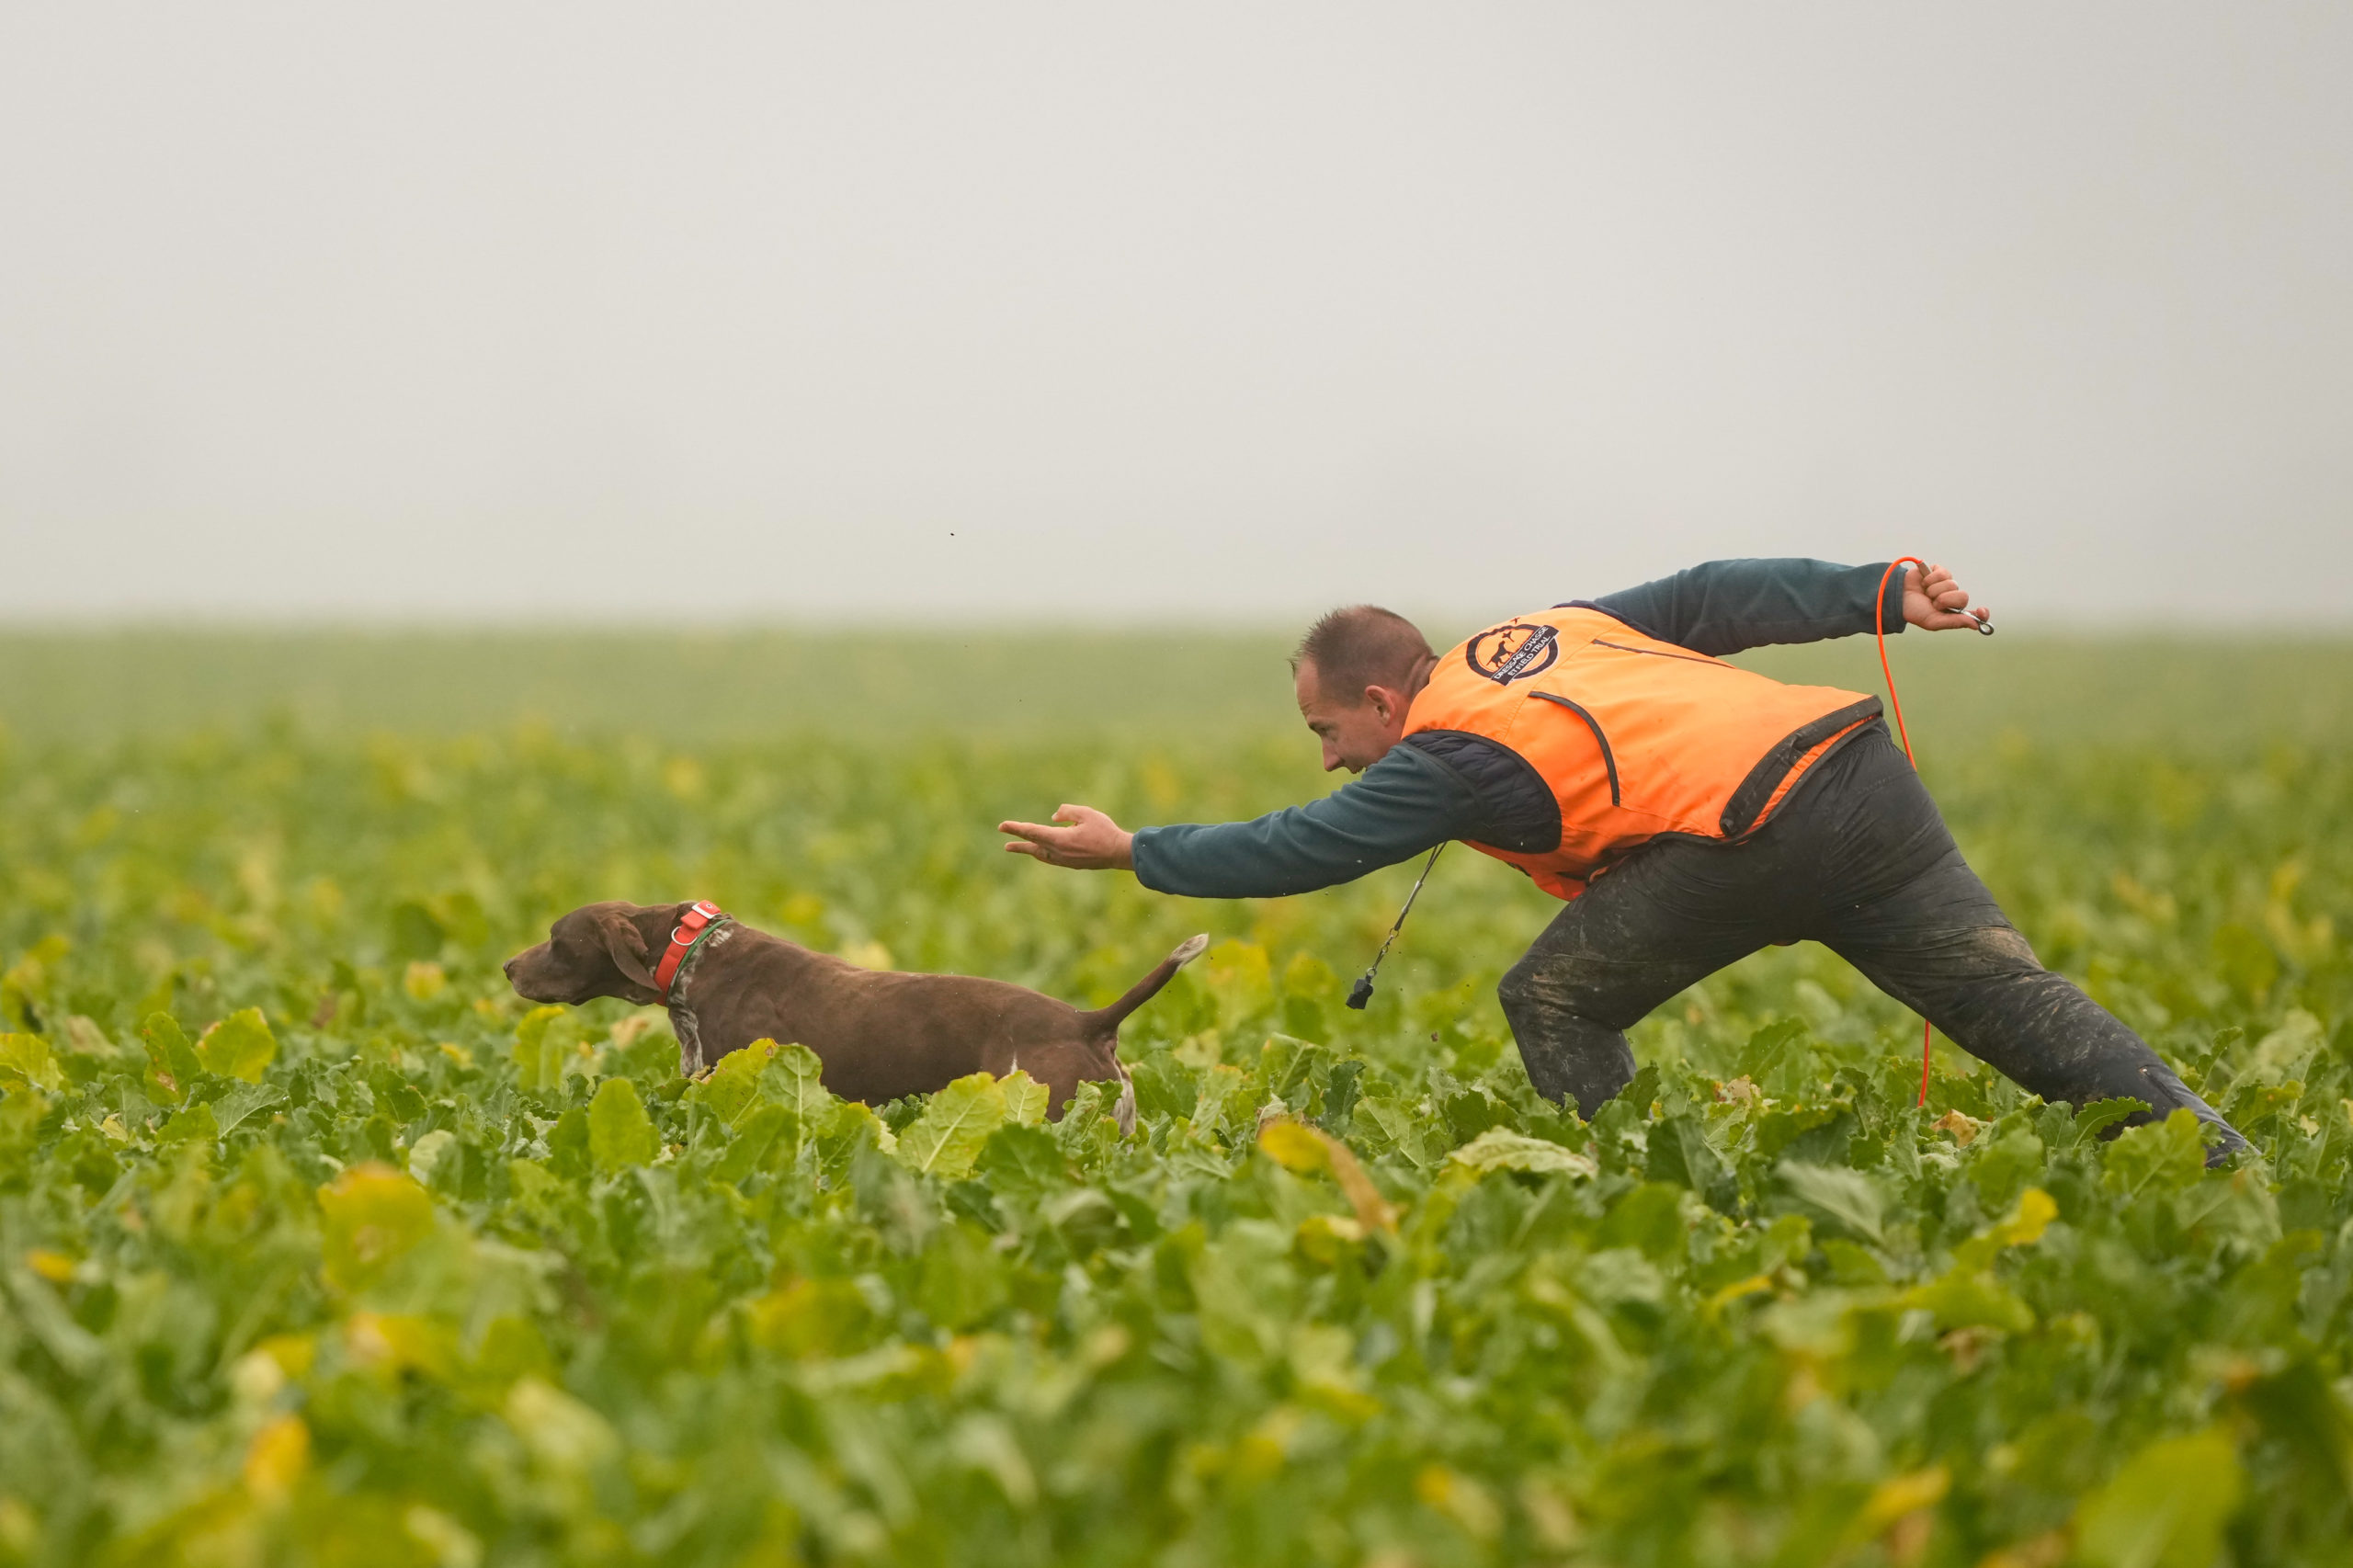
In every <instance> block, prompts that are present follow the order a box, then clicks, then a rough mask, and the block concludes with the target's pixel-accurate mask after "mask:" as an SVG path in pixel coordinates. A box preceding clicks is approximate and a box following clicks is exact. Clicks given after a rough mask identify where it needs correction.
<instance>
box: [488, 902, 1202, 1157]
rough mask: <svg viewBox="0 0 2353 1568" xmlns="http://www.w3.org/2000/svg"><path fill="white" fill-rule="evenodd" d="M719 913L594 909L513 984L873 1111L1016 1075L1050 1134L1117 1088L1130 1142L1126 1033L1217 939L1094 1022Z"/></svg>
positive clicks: (683, 906) (691, 1065) (695, 1058)
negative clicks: (862, 962) (640, 1020)
mask: <svg viewBox="0 0 2353 1568" xmlns="http://www.w3.org/2000/svg"><path fill="white" fill-rule="evenodd" d="M709 910H710V905H707V904H706V905H696V904H690V903H661V904H651V905H642V904H634V903H590V904H584V905H582V906H581V907H580V908H578V909H575V910H574V911H573V912H572V913H571V914H569V915H565V916H563V918H562V919H560V920H558V921H557V922H556V923H555V924H554V925H553V926H550V927H549V929H548V939H547V940H546V941H544V942H542V943H540V945H539V946H538V947H536V948H531V949H527V950H525V951H523V952H519V953H517V954H516V955H515V956H514V957H513V958H511V959H509V960H506V978H507V979H508V980H509V981H511V982H513V983H514V986H515V989H516V991H517V993H519V994H521V995H522V996H524V997H525V998H526V999H527V1000H529V1001H533V1002H563V1003H580V1002H585V1001H588V1000H589V999H591V998H592V997H597V996H619V997H621V998H623V999H624V1000H626V1001H631V1002H636V1003H640V1004H643V1005H647V1006H652V1005H654V1004H657V1003H658V1004H661V1005H662V1006H666V1007H668V1008H669V1010H670V1023H671V1027H672V1028H674V1029H675V1030H676V1033H677V1036H678V1071H679V1072H681V1073H684V1074H688V1075H690V1076H691V1075H692V1074H697V1073H699V1072H701V1071H703V1070H704V1069H705V1068H707V1067H710V1066H712V1065H715V1064H716V1063H717V1062H718V1061H719V1059H720V1058H721V1057H722V1056H725V1055H726V1054H727V1053H728V1052H730V1051H740V1050H742V1049H743V1048H744V1047H745V1046H747V1045H749V1044H751V1043H752V1042H753V1041H754V1040H776V1041H778V1042H779V1043H782V1044H790V1043H793V1042H798V1043H800V1044H801V1045H805V1046H807V1047H808V1048H809V1049H810V1050H811V1051H814V1052H816V1055H817V1060H818V1061H819V1062H822V1063H823V1064H824V1074H823V1076H824V1085H825V1087H826V1088H827V1089H829V1090H831V1091H832V1092H833V1093H835V1094H836V1095H839V1096H841V1097H842V1098H844V1099H847V1100H863V1101H865V1102H866V1103H867V1104H869V1105H880V1104H881V1103H882V1102H884V1101H886V1100H893V1099H896V1098H898V1097H899V1096H901V1095H919V1094H930V1093H932V1092H934V1091H936V1090H938V1089H941V1088H944V1087H946V1086H947V1085H948V1084H949V1083H950V1082H951V1081H953V1080H954V1079H957V1078H961V1077H963V1076H964V1075H965V1074H969V1073H980V1072H988V1073H993V1074H996V1075H997V1076H998V1077H1000V1078H1002V1077H1004V1076H1006V1074H1010V1073H1011V1072H1012V1071H1013V1070H1014V1069H1015V1068H1017V1067H1018V1068H1020V1069H1021V1070H1022V1071H1023V1072H1026V1073H1028V1074H1029V1075H1030V1076H1031V1077H1032V1078H1035V1079H1037V1080H1038V1081H1039V1082H1040V1083H1041V1084H1043V1085H1046V1091H1047V1097H1046V1105H1047V1108H1048V1114H1049V1115H1051V1116H1053V1117H1055V1118H1060V1117H1061V1115H1062V1113H1063V1107H1064V1106H1065V1105H1066V1104H1068V1103H1069V1100H1070V1097H1071V1096H1073V1095H1074V1094H1076V1093H1077V1092H1078V1085H1080V1083H1081V1082H1083V1081H1086V1080H1089V1079H1094V1080H1111V1079H1116V1080H1118V1082H1119V1084H1120V1104H1119V1111H1118V1115H1119V1119H1120V1131H1123V1132H1132V1131H1134V1130H1135V1086H1134V1085H1133V1083H1132V1082H1131V1080H1130V1079H1129V1077H1128V1070H1127V1068H1126V1067H1125V1066H1124V1065H1122V1064H1121V1062H1120V1021H1121V1020H1123V1019H1124V1018H1126V1017H1127V1016H1128V1015H1129V1014H1130V1013H1132V1012H1134V1011H1135V1010H1136V1009H1137V1008H1138V1007H1141V1006H1143V1005H1144V1004H1145V1003H1146V1002H1148V1001H1150V1000H1152V998H1153V996H1154V994H1155V993H1157V992H1158V991H1159V990H1160V988H1161V987H1162V986H1164V985H1165V984H1167V983H1168V981H1169V978H1170V977H1171V976H1172V975H1174V974H1175V973H1176V971H1177V970H1178V969H1179V968H1181V967H1182V966H1183V965H1185V964H1187V963H1188V962H1190V961H1191V960H1193V959H1195V958H1198V957H1199V955H1200V952H1201V949H1204V948H1206V947H1208V946H1209V937H1207V936H1199V937H1190V938H1188V939H1187V940H1186V941H1185V942H1183V943H1181V944H1180V945H1179V946H1178V947H1177V949H1176V951H1175V952H1172V953H1170V954H1169V955H1168V957H1167V958H1166V959H1165V960H1162V962H1161V964H1160V966H1159V967H1158V968H1156V969H1154V971H1152V972H1151V973H1150V974H1147V975H1145V976H1144V977H1143V978H1142V980H1140V981H1138V982H1136V983H1135V985H1134V986H1133V987H1132V988H1131V989H1130V990H1129V992H1128V994H1126V995H1125V996H1122V997H1120V999H1119V1000H1118V1001H1117V1002H1114V1003H1112V1004H1111V1005H1110V1006H1108V1007H1098V1008H1097V1009H1096V1010H1095V1011H1093V1012H1091V1013H1088V1012H1081V1011H1080V1010H1079V1009H1077V1008H1076V1007H1074V1006H1071V1005H1070V1004H1068V1003H1067V1002H1057V1001H1055V1000H1054V999H1053V998H1052V997H1051V996H1042V995H1040V994H1038V993H1037V992H1035V991H1031V990H1029V989H1027V988H1026V987H1023V986H1019V985H1009V984H1007V983H1005V982H1004V981H1001V980H979V979H974V978H972V977H971V976H967V975H961V974H891V973H878V972H876V971H871V970H865V969H860V968H858V966H857V965H856V964H850V963H845V962H843V961H842V960H839V959H836V958H831V957H828V956H827V955H825V954H824V953H816V952H811V951H810V950H809V949H806V948H802V947H796V946H795V945H793V944H792V943H790V942H787V941H784V940H782V939H781V938H779V937H771V936H769V935H768V934H767V933H766V932H764V931H755V930H753V929H752V928H751V927H750V926H745V925H742V924H740V923H738V922H736V921H734V920H733V919H730V918H729V917H728V916H726V915H717V917H716V918H715V919H711V920H710V923H709V928H708V930H707V931H705V930H702V929H701V926H702V922H703V919H704V916H703V915H702V914H701V913H699V912H701V911H709ZM712 913H714V914H715V913H716V912H715V911H713V912H712ZM695 936H699V940H692V941H691V943H690V938H691V937H695ZM672 949H683V958H682V959H680V958H677V957H676V956H674V955H673V951H672ZM665 981H666V982H667V983H666V984H665V983H664V982H665Z"/></svg>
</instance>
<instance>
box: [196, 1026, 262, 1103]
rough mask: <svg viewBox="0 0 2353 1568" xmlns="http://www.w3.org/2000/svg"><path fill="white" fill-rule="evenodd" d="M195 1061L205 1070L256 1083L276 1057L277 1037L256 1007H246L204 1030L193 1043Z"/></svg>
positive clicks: (225, 1076)
mask: <svg viewBox="0 0 2353 1568" xmlns="http://www.w3.org/2000/svg"><path fill="white" fill-rule="evenodd" d="M196 1055H197V1060H198V1061H199V1062H203V1063H204V1070H205V1071H206V1072H208V1073H217V1074H220V1075H221V1076H222V1077H223V1078H242V1079H244V1081H245V1082H246V1083H248V1084H258V1083H260V1082H261V1075H262V1074H263V1073H265V1072H266V1071H267V1070H268V1067H269V1064H270V1063H271V1062H275V1061H277V1060H278V1038H277V1037H276V1036H275V1035H273V1034H271V1033H270V1032H269V1022H268V1020H267V1019H266V1018H264V1017H262V1016H261V1009H260V1008H259V1007H247V1008H244V1009H243V1010H242V1011H240V1012H234V1013H232V1014H230V1015H229V1016H228V1017H225V1018H223V1019H222V1020H221V1021H220V1022H219V1023H217V1024H214V1025H213V1026H212V1027H211V1028H209V1029H206V1030H205V1031H204V1033H203V1034H202V1035H200V1036H199V1037H198V1040H197V1042H196Z"/></svg>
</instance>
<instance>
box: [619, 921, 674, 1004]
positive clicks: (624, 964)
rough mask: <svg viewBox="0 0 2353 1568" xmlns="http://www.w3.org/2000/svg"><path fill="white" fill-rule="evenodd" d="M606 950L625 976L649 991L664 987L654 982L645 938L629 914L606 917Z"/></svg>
mask: <svg viewBox="0 0 2353 1568" xmlns="http://www.w3.org/2000/svg"><path fill="white" fill-rule="evenodd" d="M605 951H606V953H607V954H608V955H609V956H610V957H611V959H612V960H613V967H614V968H615V969H617V970H620V971H621V973H622V975H623V976H624V977H626V978H628V979H630V980H633V981H635V982H636V983H638V984H640V985H642V986H644V987H645V988H646V989H647V990H648V991H659V990H661V989H662V988H661V987H660V986H659V985H656V984H654V970H653V966H652V964H651V962H650V961H649V960H648V959H647V956H646V951H645V938H644V937H642V936H640V935H639V934H638V930H637V926H635V925H634V924H633V923H632V922H631V920H630V918H629V916H627V915H620V914H615V915H608V916H607V917H606V919H605Z"/></svg>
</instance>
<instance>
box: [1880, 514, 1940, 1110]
mask: <svg viewBox="0 0 2353 1568" xmlns="http://www.w3.org/2000/svg"><path fill="white" fill-rule="evenodd" d="M1905 566H1917V567H1918V568H1919V569H1920V575H1921V577H1922V578H1923V579H1924V580H1925V579H1926V578H1927V574H1928V563H1927V562H1925V561H1923V560H1921V559H1920V558H1919V557H1918V556H1916V555H1899V556H1897V557H1896V558H1895V559H1894V560H1893V561H1891V562H1888V563H1887V570H1886V571H1884V572H1882V573H1881V574H1880V578H1879V597H1878V599H1877V600H1875V601H1874V602H1873V603H1872V605H1871V630H1872V631H1874V632H1875V633H1877V634H1878V637H1879V673H1880V675H1881V676H1883V677H1884V678H1885V679H1886V681H1887V705H1888V706H1889V707H1890V708H1893V709H1894V710H1895V733H1896V734H1897V735H1898V736H1900V737H1901V738H1902V739H1903V742H1904V761H1906V762H1908V763H1910V764H1911V765H1912V770H1913V771H1914V772H1915V773H1916V772H1918V771H1919V770H1920V763H1919V760H1918V759H1917V758H1916V757H1915V756H1913V755H1912V732H1911V731H1909V730H1907V729H1905V728H1904V703H1903V700H1902V699H1899V698H1898V697H1897V696H1896V695H1895V671H1894V670H1893V668H1891V667H1890V666H1889V665H1888V662H1887V585H1888V581H1889V579H1891V578H1893V576H1894V575H1895V574H1896V573H1897V572H1898V571H1899V570H1901V569H1902V568H1904V567H1905ZM1936 1052H1937V1026H1936V1025H1934V1024H1932V1023H1930V1022H1928V1020H1927V1019H1926V1018H1922V1019H1921V1020H1920V1104H1921V1106H1922V1108H1926V1107H1927V1103H1928V1065H1929V1063H1930V1062H1933V1061H1934V1060H1935V1059H1936Z"/></svg>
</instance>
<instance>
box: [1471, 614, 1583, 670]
mask: <svg viewBox="0 0 2353 1568" xmlns="http://www.w3.org/2000/svg"><path fill="white" fill-rule="evenodd" d="M1463 656H1464V657H1466V658H1467V659H1469V660H1470V662H1471V667H1472V669H1474V670H1476V671H1478V672H1479V673H1480V674H1481V675H1483V676H1486V677H1487V678H1488V679H1489V680H1491V681H1494V682H1495V684H1496V685H1497V686H1509V685H1510V684H1511V683H1512V682H1514V681H1516V680H1524V679H1526V678H1527V677H1528V676H1532V675H1540V674H1542V673H1543V672H1544V671H1546V670H1549V669H1551V668H1552V661H1553V660H1555V659H1557V658H1559V657H1560V656H1561V634H1560V633H1559V632H1558V631H1554V630H1553V629H1552V627H1549V626H1522V625H1521V624H1519V622H1518V621H1514V622H1512V623H1511V624H1510V625H1509V626H1498V627H1496V628H1495V629H1494V630H1493V631H1482V632H1481V633H1479V635H1478V636H1476V637H1473V638H1472V639H1471V642H1470V645H1469V646H1468V647H1467V648H1465V649H1464V650H1463Z"/></svg>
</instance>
